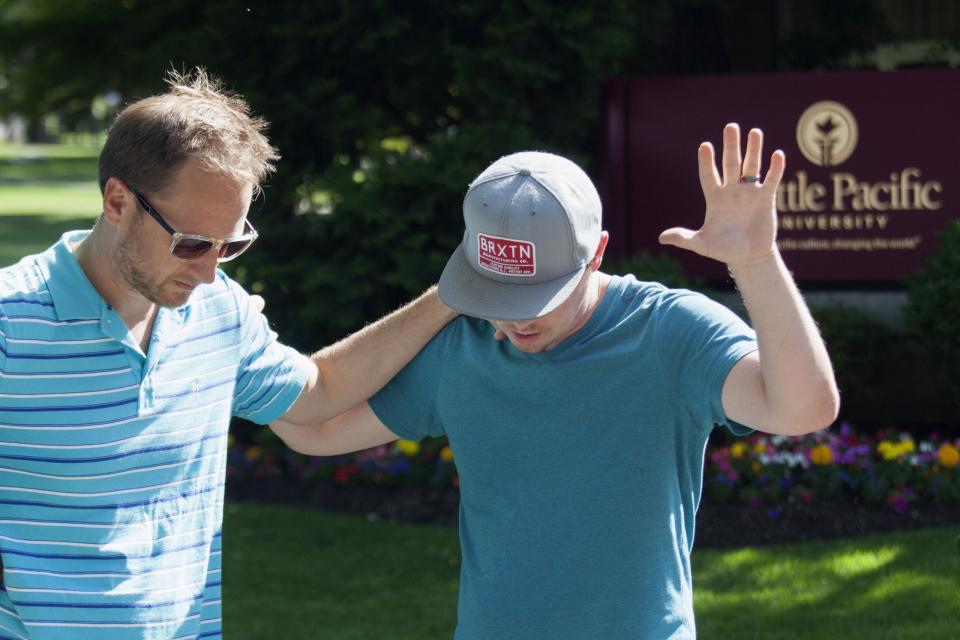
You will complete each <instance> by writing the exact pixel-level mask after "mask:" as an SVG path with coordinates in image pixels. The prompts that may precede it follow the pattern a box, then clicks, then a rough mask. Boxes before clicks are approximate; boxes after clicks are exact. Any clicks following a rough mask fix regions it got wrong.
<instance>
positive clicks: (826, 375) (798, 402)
mask: <svg viewBox="0 0 960 640" xmlns="http://www.w3.org/2000/svg"><path fill="white" fill-rule="evenodd" d="M762 146H763V133H762V132H761V131H760V130H759V129H752V130H751V131H750V134H749V136H748V138H747V150H746V157H745V158H744V160H743V162H742V165H741V159H740V128H739V127H738V126H737V125H736V124H728V125H727V126H726V127H725V128H724V132H723V160H722V164H723V180H722V181H721V179H720V176H719V174H718V173H717V168H716V163H715V160H714V152H713V146H712V145H710V144H709V143H704V144H702V145H700V149H699V151H698V160H699V164H700V182H701V186H702V187H703V193H704V197H705V198H706V202H707V211H706V217H705V220H704V224H703V226H702V227H701V228H700V229H699V230H698V231H696V232H694V231H691V230H689V229H679V228H675V229H668V230H667V231H664V232H663V234H661V236H660V241H661V242H662V243H664V244H673V245H676V246H679V247H682V248H685V249H689V250H691V251H695V252H696V253H699V254H701V255H704V256H707V257H709V258H713V259H715V260H720V261H722V262H725V263H726V264H727V266H728V267H729V269H730V273H731V275H733V277H734V280H735V281H736V283H737V287H738V289H739V290H740V294H741V295H742V296H743V302H744V304H745V305H746V307H747V311H748V312H749V314H750V319H751V321H752V322H753V326H754V329H755V330H756V332H757V342H758V345H759V350H758V351H757V352H755V353H753V354H751V355H749V356H747V357H745V358H743V359H742V360H741V361H740V362H738V363H737V364H736V365H735V366H734V368H733V369H732V370H731V372H730V374H729V375H728V376H727V379H726V381H725V383H724V386H723V395H722V402H723V409H724V412H725V413H726V414H727V417H728V418H731V419H732V420H735V421H737V422H739V423H741V424H745V425H747V426H750V427H754V428H756V429H759V430H761V431H766V432H768V433H782V434H786V435H801V434H804V433H809V432H811V431H816V430H817V429H821V428H823V427H825V426H828V425H829V424H830V423H832V422H833V421H834V420H835V419H836V415H837V411H838V410H839V406H840V400H839V393H838V391H837V385H836V382H835V380H834V376H833V368H832V366H831V365H830V357H829V356H828V355H827V350H826V347H825V346H824V344H823V340H822V339H821V337H820V334H819V332H818V331H817V327H816V324H815V323H814V321H813V318H812V317H811V316H810V311H809V310H808V309H807V306H806V304H805V303H804V301H803V298H802V297H801V296H800V292H799V291H798V290H797V287H796V285H795V284H794V282H793V278H792V277H791V276H790V273H789V271H787V268H786V266H785V265H784V263H783V259H782V258H781V256H780V253H779V251H778V250H777V245H776V224H777V223H776V205H775V202H776V193H777V186H778V185H779V184H780V179H781V178H782V177H783V172H784V165H785V160H784V156H783V152H782V151H777V152H775V153H774V154H773V156H772V158H771V161H770V169H769V171H768V172H767V175H766V178H765V179H764V181H763V182H762V183H759V182H757V183H741V182H740V176H741V175H743V176H757V175H759V174H760V158H761V152H762Z"/></svg>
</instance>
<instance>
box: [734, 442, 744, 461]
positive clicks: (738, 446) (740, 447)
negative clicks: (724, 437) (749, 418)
mask: <svg viewBox="0 0 960 640" xmlns="http://www.w3.org/2000/svg"><path fill="white" fill-rule="evenodd" d="M746 453H747V445H745V444H743V443H742V442H734V443H733V446H732V447H730V455H731V456H733V457H734V458H742V457H743V456H744V455H746Z"/></svg>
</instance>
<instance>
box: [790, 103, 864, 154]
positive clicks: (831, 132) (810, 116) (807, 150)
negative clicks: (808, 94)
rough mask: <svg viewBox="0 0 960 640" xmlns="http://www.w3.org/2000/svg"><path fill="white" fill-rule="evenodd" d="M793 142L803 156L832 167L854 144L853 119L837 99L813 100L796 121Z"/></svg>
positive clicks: (853, 147)
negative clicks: (795, 136) (835, 100)
mask: <svg viewBox="0 0 960 640" xmlns="http://www.w3.org/2000/svg"><path fill="white" fill-rule="evenodd" d="M797 146H799V147H800V152H801V153H802V154H803V157H805V158H806V159H807V160H809V161H810V162H812V163H813V164H815V165H818V166H821V167H833V166H836V165H838V164H840V163H842V162H843V161H844V160H846V159H847V158H849V157H850V154H852V153H853V150H854V149H856V147H857V120H856V118H854V117H853V114H852V113H851V112H850V109H847V108H846V107H845V106H843V105H842V104H840V103H839V102H834V101H832V100H822V101H820V102H815V103H813V104H812V105H810V106H809V107H807V110H806V111H804V112H803V114H802V115H801V116H800V120H799V121H798V122H797Z"/></svg>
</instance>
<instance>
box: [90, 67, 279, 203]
mask: <svg viewBox="0 0 960 640" xmlns="http://www.w3.org/2000/svg"><path fill="white" fill-rule="evenodd" d="M167 84H168V85H169V87H170V88H169V89H168V91H167V92H166V93H163V94H160V95H156V96H150V97H149V98H144V99H142V100H138V101H137V102H134V103H133V104H130V105H128V106H127V107H125V108H124V109H123V110H122V111H121V112H120V114H119V115H118V116H117V119H116V120H115V121H114V123H113V126H111V127H110V131H109V133H108V134H107V142H106V144H105V145H104V147H103V150H102V151H101V152H100V191H101V192H103V190H104V187H105V186H106V184H107V180H108V179H110V178H111V177H117V178H120V179H121V180H123V181H125V182H129V183H130V184H129V186H131V187H134V188H136V189H139V190H142V191H146V192H152V193H157V192H162V191H163V190H164V189H166V188H167V187H168V186H169V185H170V182H171V180H172V179H173V177H174V175H175V174H176V172H177V171H178V170H179V169H180V167H181V166H182V165H183V163H184V162H186V161H187V160H188V159H189V158H196V159H198V160H200V161H201V162H203V164H204V165H205V166H206V167H207V168H208V169H209V170H210V171H212V172H214V173H218V174H221V175H224V176H227V177H230V178H233V179H235V180H237V181H238V182H246V183H250V184H252V185H253V187H254V193H256V192H257V191H258V190H259V188H260V185H261V184H262V183H263V181H264V179H266V177H267V174H269V173H270V172H271V171H273V170H274V164H273V162H274V161H275V160H277V159H278V158H279V157H280V155H279V154H278V153H277V150H276V149H274V148H273V147H272V146H270V142H269V141H268V140H267V138H266V136H265V135H264V134H263V131H264V130H265V129H266V127H267V121H266V120H264V119H263V118H259V117H252V116H251V115H250V107H249V105H248V104H247V103H246V101H245V100H244V99H243V98H242V97H240V96H239V95H237V94H234V93H231V92H229V91H227V90H225V89H224V88H223V86H222V84H221V83H220V81H219V80H218V79H216V78H211V77H209V76H208V75H207V72H206V71H205V70H204V69H203V68H202V67H197V68H195V69H194V70H193V71H192V72H191V73H179V72H177V71H170V72H169V73H168V74H167Z"/></svg>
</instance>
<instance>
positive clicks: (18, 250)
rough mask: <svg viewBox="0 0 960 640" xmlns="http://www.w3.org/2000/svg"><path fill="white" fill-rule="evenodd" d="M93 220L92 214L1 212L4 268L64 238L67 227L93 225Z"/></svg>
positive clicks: (0, 247) (0, 257) (0, 242)
mask: <svg viewBox="0 0 960 640" xmlns="http://www.w3.org/2000/svg"><path fill="white" fill-rule="evenodd" d="M93 222H94V220H93V219H92V218H91V217H90V216H83V217H80V216H78V217H63V216H43V215H4V216H0V268H2V267H6V266H9V265H11V264H13V263H15V262H17V261H18V260H19V259H20V258H22V257H23V256H26V255H30V254H32V253H39V252H41V251H44V250H46V249H47V247H49V246H50V245H52V244H53V243H55V242H56V241H57V240H59V239H60V236H61V235H62V234H63V232H64V231H69V230H71V229H90V228H91V227H92V226H93Z"/></svg>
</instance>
